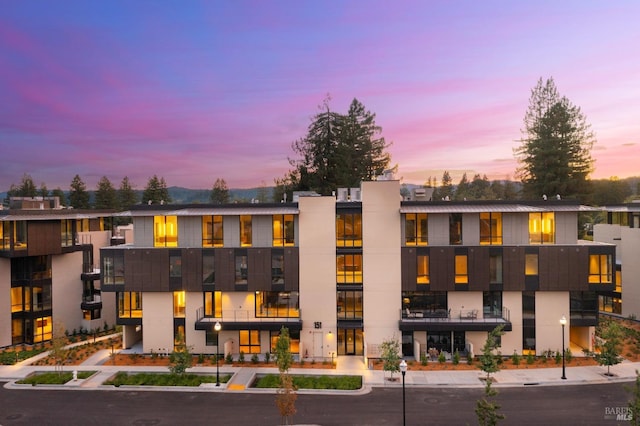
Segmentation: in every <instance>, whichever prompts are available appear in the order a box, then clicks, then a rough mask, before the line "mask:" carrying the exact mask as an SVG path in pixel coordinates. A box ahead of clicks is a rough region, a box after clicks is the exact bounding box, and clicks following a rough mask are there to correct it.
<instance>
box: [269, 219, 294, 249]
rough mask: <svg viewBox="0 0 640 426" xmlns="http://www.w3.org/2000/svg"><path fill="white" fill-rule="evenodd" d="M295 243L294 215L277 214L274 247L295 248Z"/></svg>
mask: <svg viewBox="0 0 640 426" xmlns="http://www.w3.org/2000/svg"><path fill="white" fill-rule="evenodd" d="M294 242H295V234H294V226H293V215H292V214H276V215H273V246H274V247H285V246H293V244H294Z"/></svg>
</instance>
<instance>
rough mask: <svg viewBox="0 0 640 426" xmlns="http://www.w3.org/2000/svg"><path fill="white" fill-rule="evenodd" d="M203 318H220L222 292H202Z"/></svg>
mask: <svg viewBox="0 0 640 426" xmlns="http://www.w3.org/2000/svg"><path fill="white" fill-rule="evenodd" d="M203 295H204V316H205V317H208V318H222V292H221V291H205V292H204V294H203Z"/></svg>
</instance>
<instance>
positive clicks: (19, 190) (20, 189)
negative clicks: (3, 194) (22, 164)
mask: <svg viewBox="0 0 640 426" xmlns="http://www.w3.org/2000/svg"><path fill="white" fill-rule="evenodd" d="M37 195H38V189H37V188H36V185H35V184H34V183H33V179H32V178H31V175H29V174H27V173H25V174H23V175H22V181H21V182H20V185H14V184H11V186H10V187H9V191H7V198H11V197H36V196H37Z"/></svg>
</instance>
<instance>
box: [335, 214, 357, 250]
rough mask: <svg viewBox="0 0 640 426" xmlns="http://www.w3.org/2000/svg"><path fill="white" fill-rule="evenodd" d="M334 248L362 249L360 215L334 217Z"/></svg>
mask: <svg viewBox="0 0 640 426" xmlns="http://www.w3.org/2000/svg"><path fill="white" fill-rule="evenodd" d="M336 246H338V247H362V214H360V213H340V214H337V215H336Z"/></svg>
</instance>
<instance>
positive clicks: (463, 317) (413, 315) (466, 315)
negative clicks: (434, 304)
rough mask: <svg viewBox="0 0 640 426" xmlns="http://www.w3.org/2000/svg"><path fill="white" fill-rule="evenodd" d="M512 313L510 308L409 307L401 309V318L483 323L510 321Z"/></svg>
mask: <svg viewBox="0 0 640 426" xmlns="http://www.w3.org/2000/svg"><path fill="white" fill-rule="evenodd" d="M510 317H511V314H510V312H509V309H508V308H505V307H503V308H502V309H501V310H489V311H485V312H483V310H481V309H458V310H452V309H409V308H404V309H402V310H401V311H400V319H401V320H403V321H405V320H411V321H424V322H434V321H437V322H443V321H444V322H482V323H502V322H509V321H510Z"/></svg>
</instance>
